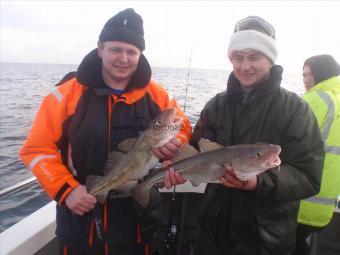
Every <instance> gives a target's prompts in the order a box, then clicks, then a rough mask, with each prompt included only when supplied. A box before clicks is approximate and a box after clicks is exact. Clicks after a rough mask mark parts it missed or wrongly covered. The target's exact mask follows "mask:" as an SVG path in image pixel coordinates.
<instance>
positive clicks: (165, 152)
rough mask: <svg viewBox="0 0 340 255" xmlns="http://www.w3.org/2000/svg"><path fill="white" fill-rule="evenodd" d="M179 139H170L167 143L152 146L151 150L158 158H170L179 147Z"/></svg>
mask: <svg viewBox="0 0 340 255" xmlns="http://www.w3.org/2000/svg"><path fill="white" fill-rule="evenodd" d="M181 144H182V143H181V141H180V140H177V139H176V138H173V139H171V140H170V141H169V142H168V143H167V144H165V145H163V146H161V147H157V148H153V149H152V152H153V153H154V154H155V155H156V156H157V157H158V158H159V159H171V157H173V156H174V155H175V153H176V152H177V151H178V150H179V148H180V147H181Z"/></svg>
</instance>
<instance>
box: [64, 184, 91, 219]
mask: <svg viewBox="0 0 340 255" xmlns="http://www.w3.org/2000/svg"><path fill="white" fill-rule="evenodd" d="M96 203H97V199H96V197H95V196H92V195H91V194H89V193H88V192H87V189H86V187H85V186H84V185H79V186H78V187H76V188H75V189H74V190H72V191H71V193H70V194H69V195H68V196H67V197H66V199H65V204H66V206H67V207H68V208H69V209H70V210H71V211H72V212H73V213H74V214H76V215H84V214H85V213H87V212H89V211H90V210H92V209H93V208H94V206H95V204H96Z"/></svg>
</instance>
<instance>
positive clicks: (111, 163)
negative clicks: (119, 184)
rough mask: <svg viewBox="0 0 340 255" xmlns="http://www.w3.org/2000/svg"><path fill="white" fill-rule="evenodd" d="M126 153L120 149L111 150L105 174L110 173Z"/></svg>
mask: <svg viewBox="0 0 340 255" xmlns="http://www.w3.org/2000/svg"><path fill="white" fill-rule="evenodd" d="M125 155H126V154H125V153H123V152H120V151H111V152H110V154H109V156H108V158H107V161H106V163H105V167H104V176H106V175H108V174H109V172H111V171H112V169H114V168H115V167H116V166H117V165H118V164H119V163H120V162H121V161H122V159H123V158H124V157H125Z"/></svg>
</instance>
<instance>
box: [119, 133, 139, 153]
mask: <svg viewBox="0 0 340 255" xmlns="http://www.w3.org/2000/svg"><path fill="white" fill-rule="evenodd" d="M137 139H138V138H136V137H133V138H128V139H126V140H124V141H122V142H120V143H119V144H118V146H117V148H118V150H120V151H122V152H125V153H128V152H129V151H130V150H131V148H132V147H133V146H134V145H135V143H136V141H137Z"/></svg>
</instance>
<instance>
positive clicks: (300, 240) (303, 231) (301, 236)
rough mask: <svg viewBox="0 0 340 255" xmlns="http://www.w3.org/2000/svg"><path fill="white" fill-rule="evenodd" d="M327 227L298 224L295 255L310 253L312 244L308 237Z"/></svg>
mask: <svg viewBox="0 0 340 255" xmlns="http://www.w3.org/2000/svg"><path fill="white" fill-rule="evenodd" d="M324 228H325V227H321V228H320V227H313V226H308V225H304V224H300V223H299V224H298V226H297V229H296V249H295V251H294V252H293V255H310V254H311V246H310V244H309V243H308V242H307V238H308V237H309V236H310V235H311V234H312V233H315V232H320V231H321V230H323V229H324Z"/></svg>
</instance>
